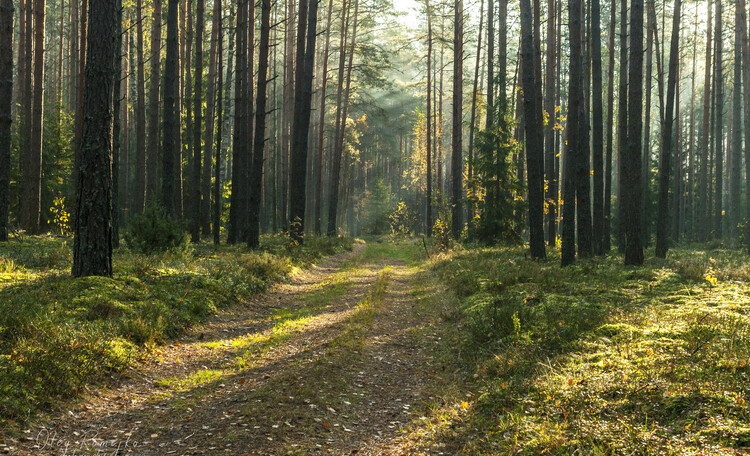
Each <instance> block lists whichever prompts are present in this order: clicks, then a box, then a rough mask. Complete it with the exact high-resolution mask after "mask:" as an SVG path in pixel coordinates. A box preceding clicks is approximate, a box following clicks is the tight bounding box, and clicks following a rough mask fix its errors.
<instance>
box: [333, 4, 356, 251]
mask: <svg viewBox="0 0 750 456" xmlns="http://www.w3.org/2000/svg"><path fill="white" fill-rule="evenodd" d="M355 1H357V0H355ZM357 6H359V4H358V3H357ZM350 7H351V3H348V2H347V1H346V0H344V3H343V4H342V13H341V40H340V45H339V74H338V81H339V82H338V95H337V96H336V136H335V138H334V144H333V160H332V166H331V180H330V191H329V195H330V196H329V199H328V229H327V233H326V234H327V235H328V236H335V235H336V227H337V223H336V222H337V220H336V218H337V215H338V203H339V183H340V180H341V158H342V157H341V156H342V155H343V150H342V149H343V138H344V137H345V129H346V115H345V114H344V109H343V99H344V75H345V65H346V38H347V30H348V29H349V19H348V17H347V16H349V13H348V9H350ZM354 18H355V21H356V13H355V15H354ZM354 44H356V43H355V42H352V49H354ZM346 96H348V94H347V95H346ZM339 138H341V139H342V145H341V148H340V147H339Z"/></svg>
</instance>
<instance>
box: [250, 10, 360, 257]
mask: <svg viewBox="0 0 750 456" xmlns="http://www.w3.org/2000/svg"><path fill="white" fill-rule="evenodd" d="M306 2H307V0H300V4H299V21H298V28H297V68H296V72H297V74H296V77H295V81H296V87H295V97H294V98H295V100H294V109H295V116H294V117H295V121H294V128H293V131H294V138H293V142H292V163H291V165H292V169H291V173H292V174H291V177H292V188H291V194H292V196H293V197H292V199H291V204H290V212H289V222H290V226H291V229H290V233H291V236H292V239H294V240H295V241H297V242H298V243H302V240H303V237H304V234H305V225H304V220H305V206H306V204H305V203H306V199H305V193H306V190H307V173H306V166H307V152H308V145H309V144H308V139H309V136H310V135H309V132H310V116H311V108H312V80H313V75H314V70H315V38H316V36H317V23H318V4H319V3H320V1H319V0H309V2H310V3H309V5H307V4H306ZM308 6H309V17H305V15H306V14H308ZM305 31H307V49H305ZM353 52H354V49H352V53H353ZM259 164H262V162H259ZM258 177H260V176H258Z"/></svg>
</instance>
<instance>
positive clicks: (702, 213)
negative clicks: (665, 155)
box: [698, 0, 713, 241]
mask: <svg viewBox="0 0 750 456" xmlns="http://www.w3.org/2000/svg"><path fill="white" fill-rule="evenodd" d="M707 1H708V22H707V24H708V34H707V38H706V40H707V41H706V43H707V44H706V67H705V68H706V73H705V76H704V80H703V81H704V85H703V128H702V132H701V146H700V154H701V157H700V182H699V189H698V225H699V226H698V228H699V229H698V240H700V241H705V240H707V239H708V237H709V233H710V231H711V228H710V226H711V222H710V220H711V218H710V217H709V214H710V213H711V211H710V209H709V205H708V192H709V184H708V176H709V173H708V149H709V141H708V139H709V135H710V129H709V125H710V111H711V55H712V51H713V48H712V47H711V40H712V39H713V34H712V27H713V21H712V20H711V18H712V16H711V14H712V5H713V2H712V0H707Z"/></svg>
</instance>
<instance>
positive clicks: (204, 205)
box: [200, 1, 221, 236]
mask: <svg viewBox="0 0 750 456" xmlns="http://www.w3.org/2000/svg"><path fill="white" fill-rule="evenodd" d="M220 16H221V2H219V1H214V10H213V17H212V25H211V43H210V51H209V58H208V90H207V93H206V142H205V144H206V150H205V153H204V154H203V177H202V178H201V215H200V224H201V232H202V233H203V236H208V235H210V234H211V172H212V168H213V163H212V162H213V151H214V128H215V127H216V119H217V116H216V99H217V97H216V94H217V93H220V92H221V90H217V85H216V58H217V57H220V56H217V48H218V36H219V25H218V24H219V22H218V21H219V17H220ZM218 118H219V119H221V117H220V116H219V117H218ZM219 123H221V121H219Z"/></svg>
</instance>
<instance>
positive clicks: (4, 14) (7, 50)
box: [0, 0, 62, 242]
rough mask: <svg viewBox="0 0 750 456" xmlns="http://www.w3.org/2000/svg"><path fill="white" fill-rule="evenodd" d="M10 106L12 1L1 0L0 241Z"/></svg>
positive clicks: (4, 234) (0, 237)
mask: <svg viewBox="0 0 750 456" xmlns="http://www.w3.org/2000/svg"><path fill="white" fill-rule="evenodd" d="M60 52H62V49H61V50H60ZM12 104H13V0H2V1H0V242H5V241H7V240H8V208H9V207H10V168H11V163H10V149H11V132H10V126H11V123H12V122H13V117H12V114H11V112H12V111H11V105H12Z"/></svg>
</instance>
